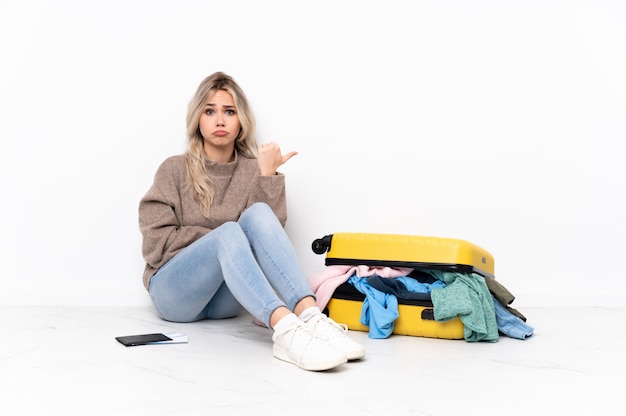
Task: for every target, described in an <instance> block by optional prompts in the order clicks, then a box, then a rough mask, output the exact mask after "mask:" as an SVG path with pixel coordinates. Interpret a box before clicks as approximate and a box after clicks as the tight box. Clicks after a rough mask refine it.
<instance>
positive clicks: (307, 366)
mask: <svg viewBox="0 0 626 416" xmlns="http://www.w3.org/2000/svg"><path fill="white" fill-rule="evenodd" d="M272 353H273V354H274V357H275V358H278V359H279V360H282V361H286V362H288V363H291V364H294V365H297V366H298V367H300V368H301V369H303V370H308V371H325V370H330V369H332V368H335V367H338V366H340V365H341V364H345V363H346V362H347V361H348V359H347V358H344V359H338V360H326V361H315V362H310V363H298V362H296V361H294V360H292V359H291V358H289V356H287V354H285V352H284V351H283V349H282V348H280V347H279V346H277V345H276V344H274V346H273V347H272Z"/></svg>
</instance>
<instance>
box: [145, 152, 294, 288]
mask: <svg viewBox="0 0 626 416" xmlns="http://www.w3.org/2000/svg"><path fill="white" fill-rule="evenodd" d="M207 168H208V172H209V176H210V177H211V180H212V181H213V184H214V186H215V196H214V199H213V205H212V206H211V212H210V218H208V219H207V218H206V217H204V216H203V215H202V214H201V213H200V204H199V203H198V201H197V200H196V199H195V198H194V195H193V189H192V188H191V187H189V186H186V179H187V171H186V168H185V158H184V156H183V155H177V156H172V157H170V158H168V159H166V160H165V161H164V162H163V163H162V164H161V165H160V166H159V168H158V170H157V172H156V174H155V177H154V183H153V184H152V186H151V187H150V189H149V190H148V192H147V193H146V195H145V196H144V197H143V198H142V199H141V201H140V202H139V229H140V231H141V234H142V236H143V244H142V251H143V257H144V259H145V261H146V268H145V271H144V274H143V283H144V286H145V287H146V289H147V288H148V287H149V283H150V278H151V277H152V276H153V275H154V274H155V273H156V272H157V270H158V269H159V267H161V266H162V265H163V264H165V262H167V261H168V260H169V259H171V258H172V257H173V256H174V255H175V254H176V253H178V252H179V251H181V250H182V249H184V248H185V247H187V246H188V245H189V244H191V243H193V242H194V241H196V240H197V239H199V238H200V237H202V236H203V235H205V234H207V233H208V232H210V231H211V230H213V229H215V228H217V227H218V226H220V225H221V224H223V223H225V222H227V221H237V219H239V216H240V215H241V213H242V212H243V211H244V210H245V209H246V208H248V207H250V206H251V205H252V204H254V203H255V202H265V203H267V204H268V205H269V206H270V207H272V209H273V211H274V213H275V214H276V216H277V217H278V219H279V221H280V222H281V224H282V225H283V226H284V225H285V222H286V221H287V203H286V199H285V177H284V175H282V174H280V173H277V174H276V175H275V176H261V175H260V172H259V167H258V164H257V160H256V159H248V158H245V157H243V156H241V155H237V157H236V158H235V161H234V162H232V163H226V164H219V163H215V162H207Z"/></svg>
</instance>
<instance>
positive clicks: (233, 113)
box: [226, 110, 237, 116]
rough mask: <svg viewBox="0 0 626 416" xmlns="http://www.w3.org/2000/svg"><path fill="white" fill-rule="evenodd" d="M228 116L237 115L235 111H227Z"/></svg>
mask: <svg viewBox="0 0 626 416" xmlns="http://www.w3.org/2000/svg"><path fill="white" fill-rule="evenodd" d="M226 114H228V115H229V116H234V115H235V114H237V113H236V112H235V110H226Z"/></svg>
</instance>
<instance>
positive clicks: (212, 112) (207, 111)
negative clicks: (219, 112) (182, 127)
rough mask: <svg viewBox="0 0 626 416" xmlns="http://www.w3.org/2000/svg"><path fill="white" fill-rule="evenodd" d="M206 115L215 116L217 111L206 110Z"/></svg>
mask: <svg viewBox="0 0 626 416" xmlns="http://www.w3.org/2000/svg"><path fill="white" fill-rule="evenodd" d="M204 114H207V115H209V116H211V115H213V114H215V110H213V109H212V108H207V109H206V110H204Z"/></svg>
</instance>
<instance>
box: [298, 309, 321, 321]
mask: <svg viewBox="0 0 626 416" xmlns="http://www.w3.org/2000/svg"><path fill="white" fill-rule="evenodd" d="M321 314H322V311H321V310H320V308H318V307H317V306H309V307H308V308H306V309H305V310H303V311H302V313H301V314H300V315H298V318H300V319H301V320H302V321H304V322H306V321H308V320H309V318H311V317H313V316H315V315H321Z"/></svg>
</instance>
